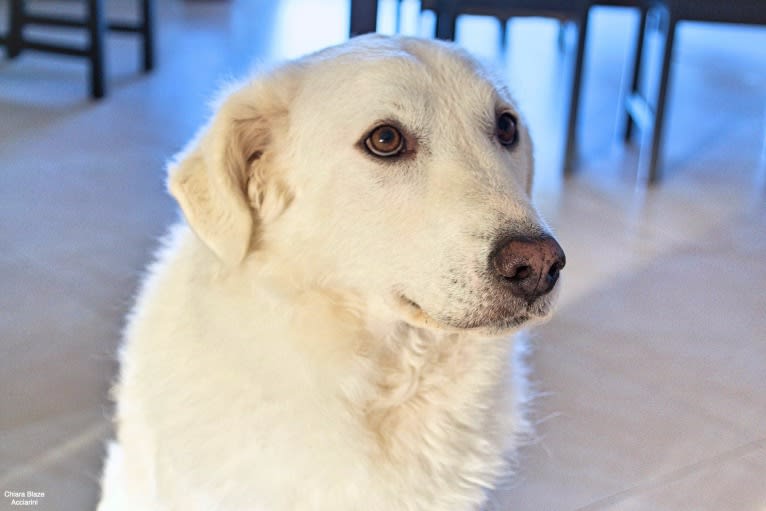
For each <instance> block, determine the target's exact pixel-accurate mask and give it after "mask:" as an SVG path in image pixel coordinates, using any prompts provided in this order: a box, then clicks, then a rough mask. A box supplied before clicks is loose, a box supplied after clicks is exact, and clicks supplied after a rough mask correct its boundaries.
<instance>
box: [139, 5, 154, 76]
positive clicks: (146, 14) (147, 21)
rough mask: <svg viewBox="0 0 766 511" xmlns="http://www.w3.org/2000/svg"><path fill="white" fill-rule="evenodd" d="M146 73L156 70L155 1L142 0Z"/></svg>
mask: <svg viewBox="0 0 766 511" xmlns="http://www.w3.org/2000/svg"><path fill="white" fill-rule="evenodd" d="M141 16H142V20H143V22H142V23H141V37H142V38H143V50H144V55H143V57H144V71H151V70H152V69H154V1H153V0H141Z"/></svg>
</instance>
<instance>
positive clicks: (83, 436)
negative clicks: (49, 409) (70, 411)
mask: <svg viewBox="0 0 766 511" xmlns="http://www.w3.org/2000/svg"><path fill="white" fill-rule="evenodd" d="M110 427H111V424H104V423H96V424H93V425H92V426H91V427H89V428H88V429H86V430H85V431H83V432H82V433H80V434H78V435H76V436H74V437H72V438H70V439H68V440H65V441H63V442H61V443H60V444H58V445H56V446H54V447H51V448H50V449H48V450H47V451H45V452H44V453H42V454H40V455H39V456H37V457H36V458H33V459H31V460H30V461H28V462H26V463H24V464H23V465H21V466H19V467H17V468H15V469H12V470H10V471H9V472H7V473H6V474H5V475H4V476H3V477H2V478H0V488H7V487H8V486H9V485H10V484H11V483H13V482H14V481H15V480H17V479H19V478H21V477H23V476H25V475H28V474H30V473H33V472H34V471H35V470H39V469H41V468H45V467H48V466H50V465H52V464H54V463H55V462H57V461H59V460H61V459H62V458H64V457H65V456H67V455H70V454H73V453H76V452H77V451H79V450H80V449H82V448H83V447H84V446H86V445H88V444H89V443H90V442H92V441H94V440H95V439H97V438H98V437H99V436H101V435H103V434H104V433H105V432H106V431H107V430H108V428H110Z"/></svg>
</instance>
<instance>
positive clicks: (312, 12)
mask: <svg viewBox="0 0 766 511" xmlns="http://www.w3.org/2000/svg"><path fill="white" fill-rule="evenodd" d="M131 4H132V2H129V1H127V0H119V1H115V2H112V3H110V4H109V5H110V9H112V10H113V11H114V12H112V14H114V15H119V14H124V15H130V14H131V13H130V12H129V11H130V10H131ZM159 4H160V5H159V7H160V8H159V68H158V70H157V72H155V73H153V74H151V75H148V76H144V75H141V74H138V73H137V72H136V71H135V70H136V69H137V68H138V61H137V54H138V49H137V46H136V44H135V43H134V42H133V41H132V40H130V38H127V37H125V36H114V37H112V38H110V40H109V51H108V60H109V74H110V80H109V84H110V88H111V90H110V95H109V97H108V98H107V99H106V100H105V101H102V102H99V103H93V102H90V101H89V100H88V99H87V97H86V94H87V91H86V84H85V66H84V64H82V63H81V62H78V61H69V60H60V59H59V58H54V57H49V56H40V55H34V54H24V55H23V56H22V57H21V58H19V59H18V60H16V61H13V62H9V61H4V60H3V61H0V282H1V283H2V284H0V291H1V292H0V492H4V491H6V490H16V491H18V490H22V491H26V490H33V491H44V492H45V494H46V496H45V497H44V498H42V499H41V500H40V504H39V506H38V507H37V509H41V510H55V511H83V510H88V509H93V506H94V504H95V501H96V498H97V492H98V488H97V478H98V474H99V471H100V456H101V454H102V443H103V441H104V439H105V438H107V437H108V436H109V434H110V425H109V421H108V417H109V410H110V405H109V402H108V399H107V389H108V386H109V382H110V380H111V379H112V378H113V376H114V374H115V369H116V367H115V364H114V362H113V353H114V350H115V347H116V346H117V343H118V339H119V332H120V328H121V322H122V319H121V318H122V316H123V314H124V313H125V311H126V309H127V308H128V306H129V304H130V301H131V296H132V294H133V292H134V290H135V288H136V285H137V282H138V280H139V278H140V275H141V271H142V267H143V265H144V264H145V262H146V261H147V260H148V258H149V257H150V254H151V251H152V248H153V246H154V240H155V239H156V237H157V236H158V235H160V234H161V233H162V232H163V230H164V229H165V227H166V225H167V224H168V223H170V222H172V221H173V220H174V219H175V217H176V214H177V213H176V210H175V207H174V205H173V203H172V202H171V201H170V200H169V198H168V197H167V196H166V195H165V194H164V191H163V162H164V161H165V160H166V159H167V158H168V157H169V156H171V155H172V154H173V153H174V152H175V151H176V150H178V149H179V148H180V147H181V146H182V144H183V143H184V142H185V141H186V140H187V139H188V138H189V137H190V136H191V135H192V134H193V132H194V130H195V129H196V127H197V126H199V125H200V124H201V123H202V122H203V121H204V119H205V117H206V115H207V107H206V101H207V99H208V98H209V97H210V95H211V94H212V93H213V92H214V91H215V90H216V88H217V87H218V85H219V84H220V83H221V81H222V80H223V79H225V77H227V76H231V75H239V74H242V73H244V72H246V71H247V70H248V69H249V68H250V67H251V66H252V63H253V62H254V61H260V62H268V61H272V60H275V59H282V58H287V57H293V56H296V55H299V54H301V53H303V52H306V51H310V50H312V49H315V48H319V47H322V46H325V45H327V44H332V43H335V42H339V41H342V40H343V39H344V37H345V33H346V27H347V25H346V24H347V22H346V19H347V16H348V5H347V3H346V2H345V1H343V0H328V1H322V2H320V1H319V0H283V1H281V2H270V1H266V0H257V1H256V0H254V1H246V0H231V1H228V2H227V1H223V2H222V1H194V2H192V1H188V0H187V1H180V0H167V1H166V2H159ZM35 5H42V4H41V3H40V2H36V3H35ZM404 6H405V8H404V19H403V23H402V26H403V30H404V31H406V32H410V33H413V32H422V33H426V32H427V31H428V29H429V27H432V25H433V19H432V18H431V17H429V16H428V15H426V16H424V17H422V18H419V19H418V18H417V17H416V16H415V11H417V3H416V2H412V1H411V0H409V1H405V3H404ZM0 7H1V8H2V9H0V13H5V12H6V8H7V4H6V3H4V2H2V1H0ZM391 8H392V3H391V1H390V0H389V1H388V2H385V1H384V7H383V9H382V14H381V18H382V25H383V26H384V27H385V28H386V29H387V30H390V27H391V26H393V21H392V18H391ZM110 12H111V11H110ZM1 21H2V22H4V21H5V18H2V20H1ZM635 22H636V17H635V14H634V13H631V12H630V11H625V10H614V9H601V10H598V11H597V12H596V13H594V18H593V29H592V32H591V41H590V43H591V44H590V51H589V54H588V63H587V79H586V83H585V91H586V96H585V99H584V114H583V119H582V123H581V125H580V128H579V130H580V137H581V140H582V144H581V146H582V147H581V152H582V164H581V169H580V172H579V173H578V174H577V175H576V176H575V177H573V178H571V179H566V180H564V179H562V178H561V176H560V173H559V166H560V158H561V149H562V136H563V134H562V127H563V123H564V112H565V110H566V105H567V98H568V85H567V84H568V78H569V69H570V64H571V57H572V54H571V49H570V50H568V51H566V52H563V53H561V52H559V50H558V49H557V47H556V33H557V28H556V25H555V24H554V23H553V22H551V21H546V20H524V21H516V22H514V23H513V24H512V27H511V30H510V36H509V38H510V39H509V41H508V45H507V51H506V52H503V51H501V50H500V47H499V44H498V36H497V34H498V29H497V25H496V23H495V22H494V21H493V20H491V19H481V18H465V19H464V20H463V21H461V24H460V26H459V31H458V36H459V40H460V42H461V43H462V44H464V45H465V46H466V47H468V48H469V49H471V50H472V51H473V52H475V53H477V54H478V55H480V56H482V57H484V58H486V59H488V60H490V61H493V62H495V63H496V64H497V65H499V66H501V68H502V69H503V70H504V71H505V74H506V75H507V78H508V80H509V82H510V84H511V86H512V88H513V90H515V91H516V96H517V98H518V99H519V102H520V103H521V105H522V107H523V109H524V111H525V112H526V114H527V117H528V120H529V123H530V125H531V127H532V130H533V135H534V136H535V138H536V143H537V147H536V156H537V162H538V183H537V184H538V187H537V190H536V197H537V200H538V203H539V205H540V208H541V209H542V211H543V212H544V213H545V215H546V216H547V218H548V219H549V220H550V223H551V225H552V226H553V227H554V228H555V230H556V232H557V233H558V236H559V238H560V240H561V242H562V244H563V245H564V247H565V248H566V250H567V255H568V261H569V262H568V266H567V270H566V272H565V273H566V275H565V281H564V292H563V295H562V300H561V306H560V310H559V313H558V315H557V316H556V318H555V319H554V320H553V321H551V322H550V323H549V324H547V325H545V326H543V327H541V328H539V329H537V330H535V331H534V332H532V337H533V338H534V347H535V349H534V351H533V353H532V355H531V357H530V360H529V362H530V364H531V366H532V367H533V370H534V372H533V379H534V382H535V385H536V387H537V388H538V390H539V391H540V393H541V396H540V397H539V398H538V399H537V401H536V405H535V410H534V419H535V421H536V422H537V423H538V426H537V430H538V439H537V440H536V441H535V442H534V443H532V444H531V445H529V446H527V447H525V448H524V449H522V451H521V463H520V468H519V473H518V476H517V477H516V479H515V480H514V481H513V483H512V484H511V485H510V486H509V487H508V488H505V489H503V490H502V491H499V492H497V494H496V495H495V496H494V503H495V506H494V507H495V509H498V510H507V511H533V510H534V511H585V510H588V511H607V510H609V511H617V510H620V511H628V510H630V511H632V510H647V511H766V292H765V291H764V288H766V265H764V264H763V261H764V260H766V30H765V29H760V28H737V27H730V26H716V25H702V24H689V25H687V26H684V28H683V29H682V33H681V36H680V40H679V43H678V47H677V51H676V55H675V71H676V74H675V80H674V83H673V85H672V87H673V89H672V92H671V103H670V113H669V116H670V117H669V122H670V124H669V129H668V137H669V138H668V143H667V152H666V159H665V171H666V179H665V181H664V182H663V183H662V184H661V185H660V186H659V187H657V188H655V189H649V190H647V189H646V188H645V187H644V186H643V185H642V184H641V180H640V179H637V178H636V175H637V172H636V169H637V167H638V164H639V159H640V158H639V155H638V154H637V151H636V150H635V149H634V148H632V147H628V148H625V147H624V146H623V145H622V144H621V143H619V142H617V140H618V136H617V135H616V133H617V131H618V127H619V122H620V121H621V117H620V115H619V111H618V104H619V101H620V91H621V90H622V83H623V80H624V77H623V70H624V69H625V67H626V66H625V64H624V59H625V56H626V55H628V54H629V51H630V45H631V41H632V35H631V34H632V33H633V31H634V30H635ZM0 26H4V23H3V25H0ZM571 35H572V34H570V36H571ZM570 38H571V37H570ZM0 509H11V507H10V499H7V498H5V497H4V496H3V495H2V493H0ZM14 509H15V508H14Z"/></svg>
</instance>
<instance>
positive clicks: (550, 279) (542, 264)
mask: <svg viewBox="0 0 766 511" xmlns="http://www.w3.org/2000/svg"><path fill="white" fill-rule="evenodd" d="M491 264H492V266H493V268H494V271H495V272H496V273H497V275H498V276H499V277H500V278H501V279H502V281H503V282H504V283H506V284H507V285H508V286H509V287H510V288H511V292H512V293H513V294H514V295H515V296H518V297H519V298H524V299H526V300H529V301H531V300H534V299H535V298H537V297H540V296H542V295H544V294H546V293H548V292H550V290H551V289H553V286H555V285H556V281H557V280H558V279H559V272H560V271H561V269H562V268H563V267H564V265H565V264H566V256H565V255H564V251H563V250H562V249H561V246H560V245H559V244H558V242H557V241H556V240H555V239H553V237H551V236H549V235H547V234H543V235H541V236H535V237H523V236H520V237H515V238H511V239H506V240H505V241H504V242H503V244H501V245H500V246H499V247H498V248H497V249H496V250H495V251H494V254H493V256H492V261H491Z"/></svg>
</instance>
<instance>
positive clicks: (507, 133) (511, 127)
mask: <svg viewBox="0 0 766 511" xmlns="http://www.w3.org/2000/svg"><path fill="white" fill-rule="evenodd" d="M495 134H496V135H497V139H498V140H499V141H500V143H501V144H503V145H504V146H512V145H514V144H515V143H516V142H517V141H518V139H519V134H518V132H517V130H516V118H515V117H514V116H513V114H510V113H508V112H503V113H502V114H500V117H498V118H497V126H496V127H495Z"/></svg>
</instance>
